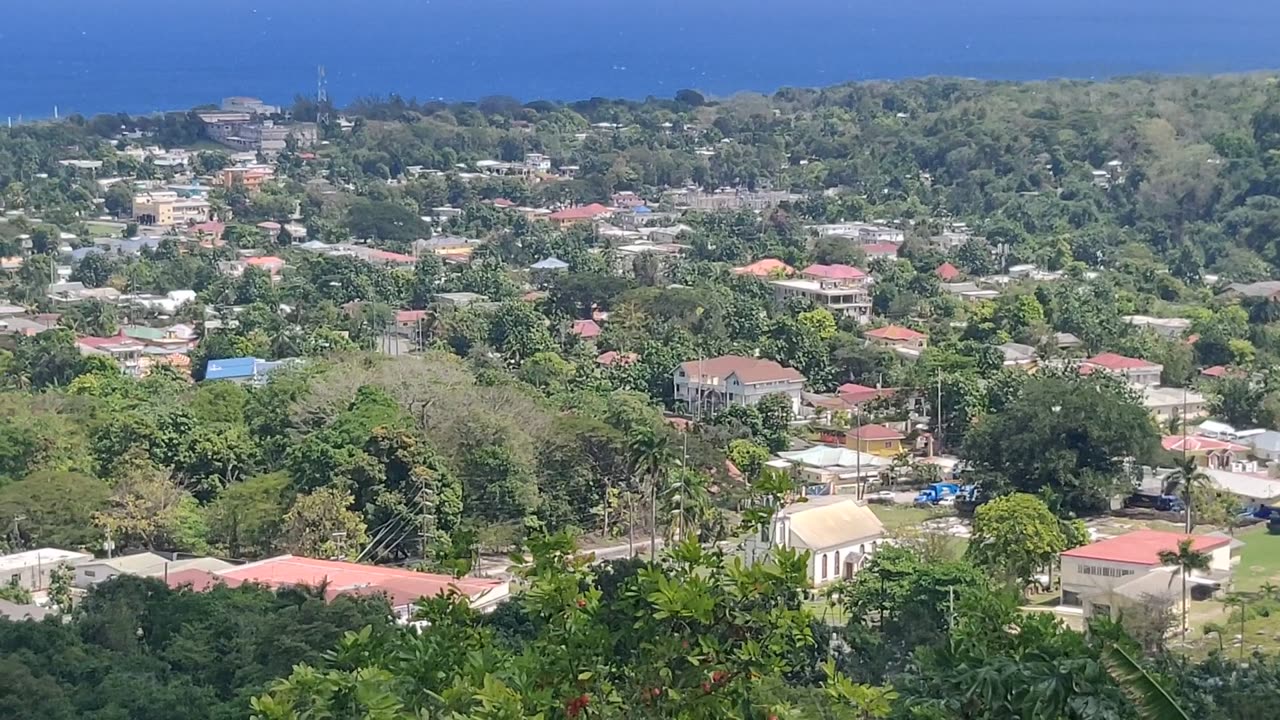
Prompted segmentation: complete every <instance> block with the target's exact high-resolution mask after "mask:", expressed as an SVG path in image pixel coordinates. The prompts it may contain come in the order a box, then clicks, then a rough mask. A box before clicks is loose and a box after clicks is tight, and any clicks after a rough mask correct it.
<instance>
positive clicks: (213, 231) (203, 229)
mask: <svg viewBox="0 0 1280 720" xmlns="http://www.w3.org/2000/svg"><path fill="white" fill-rule="evenodd" d="M226 229H227V226H226V225H224V224H222V223H220V222H218V221H216V220H210V221H209V222H202V223H197V224H195V225H192V226H191V228H190V231H191V232H193V233H204V234H205V235H212V236H213V237H215V238H220V237H222V231H223V230H226Z"/></svg>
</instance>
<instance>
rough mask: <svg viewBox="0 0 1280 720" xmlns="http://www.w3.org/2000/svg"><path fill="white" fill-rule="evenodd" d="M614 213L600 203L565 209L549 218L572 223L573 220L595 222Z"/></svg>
mask: <svg viewBox="0 0 1280 720" xmlns="http://www.w3.org/2000/svg"><path fill="white" fill-rule="evenodd" d="M611 212H613V211H612V210H610V209H609V208H607V207H605V206H603V205H601V204H600V203H591V204H590V205H580V206H578V207H571V208H565V209H563V210H557V211H556V212H553V213H551V215H549V216H548V217H550V218H551V219H552V220H560V221H571V220H594V219H596V218H597V217H600V216H601V215H608V214H609V213H611Z"/></svg>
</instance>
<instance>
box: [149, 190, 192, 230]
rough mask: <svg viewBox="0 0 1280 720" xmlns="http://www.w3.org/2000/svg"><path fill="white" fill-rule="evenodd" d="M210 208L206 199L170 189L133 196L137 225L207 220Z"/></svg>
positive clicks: (189, 222) (163, 225) (177, 223)
mask: <svg viewBox="0 0 1280 720" xmlns="http://www.w3.org/2000/svg"><path fill="white" fill-rule="evenodd" d="M210 208H211V206H210V205H209V202H208V201H207V200H202V199H200V198H190V197H183V196H181V195H179V194H178V193H176V192H173V191H172V190H161V191H155V192H146V193H141V194H139V195H135V196H133V219H134V220H136V221H137V222H138V224H139V225H158V226H161V227H171V226H174V225H195V224H197V223H203V222H208V221H209V213H210Z"/></svg>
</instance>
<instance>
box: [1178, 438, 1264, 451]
mask: <svg viewBox="0 0 1280 720" xmlns="http://www.w3.org/2000/svg"><path fill="white" fill-rule="evenodd" d="M1160 447H1162V448H1164V449H1165V450H1168V451H1169V452H1183V449H1184V448H1185V449H1186V452H1189V453H1197V452H1205V453H1207V452H1222V451H1228V452H1247V451H1248V450H1249V448H1247V447H1245V446H1244V445H1237V444H1236V443H1233V442H1228V441H1226V440H1218V439H1217V438H1211V437H1205V436H1203V435H1188V436H1187V437H1185V438H1184V437H1182V436H1181V435H1165V436H1164V437H1163V438H1161V439H1160Z"/></svg>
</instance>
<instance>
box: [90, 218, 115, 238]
mask: <svg viewBox="0 0 1280 720" xmlns="http://www.w3.org/2000/svg"><path fill="white" fill-rule="evenodd" d="M85 227H87V228H89V236H90V237H115V236H117V235H119V234H120V231H121V230H123V229H124V227H125V223H122V222H121V223H109V222H99V221H91V222H87V223H85Z"/></svg>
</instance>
